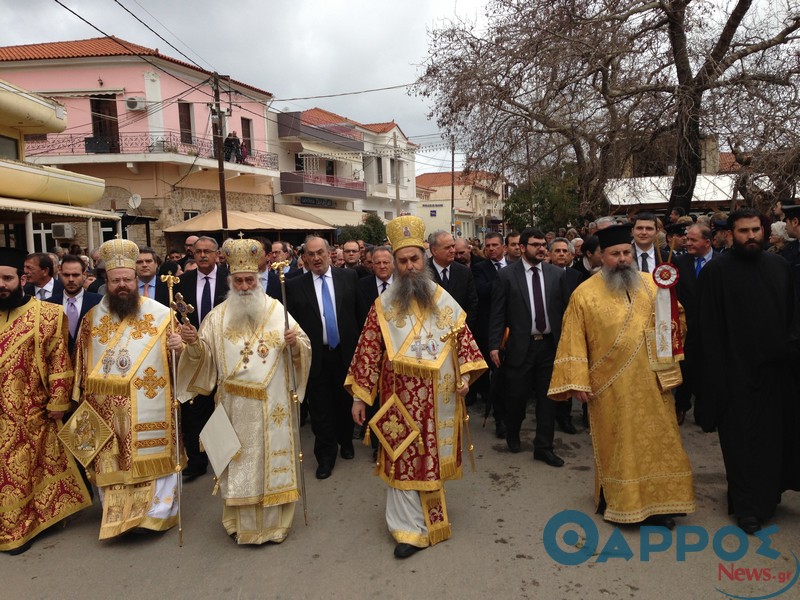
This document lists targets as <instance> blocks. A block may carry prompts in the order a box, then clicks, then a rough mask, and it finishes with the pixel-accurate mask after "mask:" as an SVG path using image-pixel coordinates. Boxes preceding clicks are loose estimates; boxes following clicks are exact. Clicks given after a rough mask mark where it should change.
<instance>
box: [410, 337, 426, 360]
mask: <svg viewBox="0 0 800 600" xmlns="http://www.w3.org/2000/svg"><path fill="white" fill-rule="evenodd" d="M409 348H410V349H411V350H413V351H414V353H415V354H416V355H417V360H421V359H422V351H423V350H424V349H425V344H423V343H422V336H420V335H415V336H414V343H413V344H411V346H409Z"/></svg>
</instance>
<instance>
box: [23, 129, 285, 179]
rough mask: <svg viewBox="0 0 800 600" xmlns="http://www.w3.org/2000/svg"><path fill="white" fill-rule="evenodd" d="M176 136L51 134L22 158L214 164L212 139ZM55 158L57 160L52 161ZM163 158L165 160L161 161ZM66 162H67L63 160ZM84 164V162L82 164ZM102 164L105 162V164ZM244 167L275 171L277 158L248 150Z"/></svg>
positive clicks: (34, 141)
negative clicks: (172, 158)
mask: <svg viewBox="0 0 800 600" xmlns="http://www.w3.org/2000/svg"><path fill="white" fill-rule="evenodd" d="M183 139H184V138H182V136H181V134H180V133H177V132H169V133H162V134H152V133H120V134H119V135H118V136H90V137H87V135H86V134H85V133H83V134H81V133H55V134H53V133H51V134H48V135H47V136H46V139H39V138H38V137H37V138H35V139H29V140H27V141H26V143H25V145H26V158H27V159H29V160H31V161H35V162H50V161H49V160H47V159H49V157H53V160H52V162H54V163H58V162H64V163H66V162H78V161H75V160H68V159H69V158H71V157H75V158H77V157H80V156H108V155H124V156H125V158H120V162H122V161H127V160H130V158H129V157H130V155H132V154H139V155H154V154H165V155H166V154H177V155H180V156H190V157H199V158H201V159H206V160H216V155H215V153H214V141H213V138H199V137H193V138H192V141H191V143H188V142H185V141H183ZM56 157H57V158H58V159H57V160H56ZM165 158H166V157H165ZM64 159H67V160H64ZM82 162H87V161H82ZM103 162H109V161H108V160H105V161H103ZM243 164H244V165H248V166H251V167H260V168H263V169H269V170H272V171H277V170H278V155H277V154H275V153H273V152H262V151H259V150H250V151H249V152H248V155H247V158H246V159H245V161H244V163H243Z"/></svg>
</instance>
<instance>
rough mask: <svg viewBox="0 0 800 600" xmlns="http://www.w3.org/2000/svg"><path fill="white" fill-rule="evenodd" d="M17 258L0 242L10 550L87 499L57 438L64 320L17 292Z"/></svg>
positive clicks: (65, 386)
mask: <svg viewBox="0 0 800 600" xmlns="http://www.w3.org/2000/svg"><path fill="white" fill-rule="evenodd" d="M24 260H25V253H24V252H22V251H18V250H15V249H11V248H0V355H1V356H2V357H3V358H2V360H0V551H2V552H9V553H10V554H21V553H22V552H24V551H26V550H27V549H28V548H29V547H30V544H31V542H32V540H33V538H34V537H36V536H37V535H38V534H39V533H41V532H42V531H44V530H45V529H47V528H48V527H50V526H51V525H53V524H54V523H57V522H58V521H60V520H62V519H64V518H66V517H68V516H69V515H71V514H73V513H75V512H77V511H79V510H81V509H82V508H85V507H86V506H89V505H90V504H91V500H90V499H89V491H88V490H87V489H86V486H85V485H84V483H83V480H82V479H81V476H80V474H79V473H78V469H77V467H76V466H75V461H74V460H73V458H72V456H71V455H69V453H68V452H67V451H66V449H65V448H64V447H63V446H62V444H61V441H60V440H59V439H58V436H57V433H58V427H59V424H60V419H61V416H62V415H63V414H64V411H65V410H67V409H68V408H69V402H70V392H71V389H72V379H73V372H72V364H71V362H70V359H69V352H68V350H67V322H66V318H65V317H64V311H63V310H62V308H61V307H60V306H58V305H56V304H50V303H48V302H42V301H40V300H37V299H35V298H32V297H30V296H24V295H23V293H22V285H21V283H20V275H22V265H23V262H24ZM6 568H11V567H10V566H9V567H6ZM7 593H9V594H10V593H12V592H11V591H10V590H7Z"/></svg>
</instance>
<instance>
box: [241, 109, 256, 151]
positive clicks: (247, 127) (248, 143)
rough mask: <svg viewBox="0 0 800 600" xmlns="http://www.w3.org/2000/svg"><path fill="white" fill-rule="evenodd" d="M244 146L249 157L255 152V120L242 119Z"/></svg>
mask: <svg viewBox="0 0 800 600" xmlns="http://www.w3.org/2000/svg"><path fill="white" fill-rule="evenodd" d="M242 145H243V146H244V147H245V148H247V154H248V155H249V154H250V153H251V152H252V151H253V119H245V118H244V117H242Z"/></svg>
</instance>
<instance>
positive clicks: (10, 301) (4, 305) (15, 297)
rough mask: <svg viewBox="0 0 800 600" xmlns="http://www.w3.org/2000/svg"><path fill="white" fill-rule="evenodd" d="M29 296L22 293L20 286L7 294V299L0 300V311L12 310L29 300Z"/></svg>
mask: <svg viewBox="0 0 800 600" xmlns="http://www.w3.org/2000/svg"><path fill="white" fill-rule="evenodd" d="M30 298H31V297H30V296H25V295H24V294H23V293H22V286H18V287H17V289H16V291H13V292H11V293H10V294H9V296H8V298H0V310H14V309H15V308H18V307H20V306H22V305H23V304H25V303H26V302H27V301H28V300H30Z"/></svg>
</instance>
